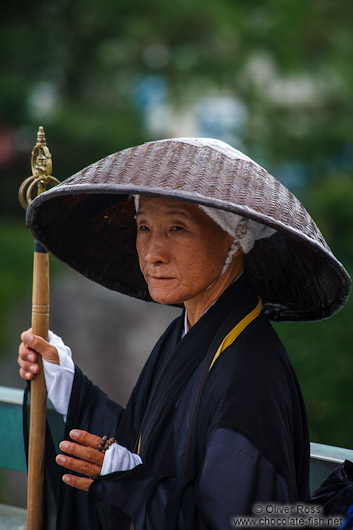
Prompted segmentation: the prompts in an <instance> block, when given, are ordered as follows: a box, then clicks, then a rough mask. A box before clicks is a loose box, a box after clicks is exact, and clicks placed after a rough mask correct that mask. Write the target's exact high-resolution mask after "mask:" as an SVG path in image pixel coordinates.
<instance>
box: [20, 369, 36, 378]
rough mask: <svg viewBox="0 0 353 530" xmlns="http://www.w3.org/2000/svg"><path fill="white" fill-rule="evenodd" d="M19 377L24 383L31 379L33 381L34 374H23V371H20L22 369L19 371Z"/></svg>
mask: <svg viewBox="0 0 353 530" xmlns="http://www.w3.org/2000/svg"><path fill="white" fill-rule="evenodd" d="M20 377H21V378H22V379H25V380H26V381H29V380H31V379H33V377H34V374H32V373H31V372H25V371H24V370H22V368H21V369H20Z"/></svg>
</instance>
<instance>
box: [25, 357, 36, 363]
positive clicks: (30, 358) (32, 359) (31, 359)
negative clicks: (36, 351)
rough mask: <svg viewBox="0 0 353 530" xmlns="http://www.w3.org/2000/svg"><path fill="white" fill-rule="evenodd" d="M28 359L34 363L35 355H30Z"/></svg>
mask: <svg viewBox="0 0 353 530" xmlns="http://www.w3.org/2000/svg"><path fill="white" fill-rule="evenodd" d="M27 359H28V360H29V362H30V363H34V355H28V357H27Z"/></svg>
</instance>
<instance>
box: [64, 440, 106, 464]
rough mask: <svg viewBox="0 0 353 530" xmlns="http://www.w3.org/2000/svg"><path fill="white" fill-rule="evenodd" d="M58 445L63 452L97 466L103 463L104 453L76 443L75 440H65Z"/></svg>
mask: <svg viewBox="0 0 353 530" xmlns="http://www.w3.org/2000/svg"><path fill="white" fill-rule="evenodd" d="M59 447H60V449H61V450H62V451H65V453H67V454H69V455H72V456H75V457H76V458H79V459H81V460H86V461H87V462H91V463H93V464H96V465H97V466H99V468H101V467H102V465H103V460H104V454H103V453H102V452H100V451H98V450H97V449H93V448H92V447H87V446H85V445H81V444H77V443H75V442H68V441H66V440H64V441H63V442H61V443H60V446H59Z"/></svg>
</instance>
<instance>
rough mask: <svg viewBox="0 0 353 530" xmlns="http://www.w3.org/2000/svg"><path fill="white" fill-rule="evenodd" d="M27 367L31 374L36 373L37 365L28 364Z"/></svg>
mask: <svg viewBox="0 0 353 530" xmlns="http://www.w3.org/2000/svg"><path fill="white" fill-rule="evenodd" d="M29 369H30V371H31V372H32V374H36V373H37V371H38V367H37V366H30V367H29Z"/></svg>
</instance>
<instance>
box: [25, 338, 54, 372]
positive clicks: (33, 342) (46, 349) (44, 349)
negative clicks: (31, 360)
mask: <svg viewBox="0 0 353 530" xmlns="http://www.w3.org/2000/svg"><path fill="white" fill-rule="evenodd" d="M21 339H22V342H23V343H24V344H25V345H26V346H27V348H30V349H31V350H34V351H35V352H37V353H39V354H40V355H41V356H42V357H43V359H45V360H46V361H48V362H50V363H54V364H59V354H58V350H57V349H56V348H55V347H54V346H52V345H51V344H49V342H47V341H46V340H45V339H43V338H42V337H39V335H33V333H31V332H30V331H25V332H23V333H22V336H21Z"/></svg>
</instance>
